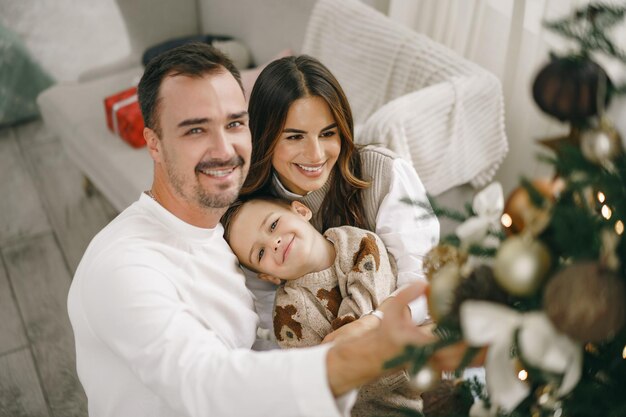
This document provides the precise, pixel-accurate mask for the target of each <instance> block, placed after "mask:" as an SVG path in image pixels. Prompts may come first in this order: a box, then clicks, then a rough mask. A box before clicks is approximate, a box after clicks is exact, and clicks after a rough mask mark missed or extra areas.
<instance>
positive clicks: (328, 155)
mask: <svg viewBox="0 0 626 417" xmlns="http://www.w3.org/2000/svg"><path fill="white" fill-rule="evenodd" d="M340 151H341V138H340V137H339V130H338V128H337V123H336V121H335V119H334V117H333V114H332V113H331V111H330V108H329V107H328V104H326V101H324V99H323V98H321V97H305V98H301V99H298V100H296V101H294V102H293V104H292V105H291V107H290V108H289V112H288V113H287V120H286V121H285V128H284V129H283V131H282V132H281V133H280V136H279V138H278V140H277V142H276V148H275V149H274V154H273V155H272V166H273V167H274V170H275V171H276V173H277V175H278V178H279V179H280V181H281V183H282V184H283V185H284V186H285V187H286V188H287V189H288V190H289V191H291V192H293V193H296V194H300V195H304V194H306V193H307V192H309V191H315V190H318V189H319V188H321V187H322V186H323V185H324V184H325V183H326V180H328V176H329V175H330V172H331V171H332V169H333V167H334V166H335V163H336V162H337V158H338V157H339V152H340Z"/></svg>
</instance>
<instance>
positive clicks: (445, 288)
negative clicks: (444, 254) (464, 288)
mask: <svg viewBox="0 0 626 417" xmlns="http://www.w3.org/2000/svg"><path fill="white" fill-rule="evenodd" d="M460 282H461V269H460V268H459V266H458V265H456V264H455V263H452V262H449V263H447V264H445V265H443V266H442V267H441V268H440V269H439V270H437V271H436V272H435V273H434V274H433V276H432V278H431V279H430V285H429V286H428V289H427V290H426V300H427V301H428V311H429V312H430V315H431V316H432V318H433V319H434V320H435V321H440V320H441V319H442V318H443V317H445V316H447V315H448V314H449V313H450V312H451V311H452V307H453V304H454V293H455V290H456V288H457V287H458V286H459V283H460Z"/></svg>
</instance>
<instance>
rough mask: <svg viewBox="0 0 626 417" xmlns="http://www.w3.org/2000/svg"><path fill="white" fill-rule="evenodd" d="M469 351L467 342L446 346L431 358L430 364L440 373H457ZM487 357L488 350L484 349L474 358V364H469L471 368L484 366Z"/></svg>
mask: <svg viewBox="0 0 626 417" xmlns="http://www.w3.org/2000/svg"><path fill="white" fill-rule="evenodd" d="M467 349H468V346H467V344H466V343H465V342H458V343H455V344H453V345H450V346H446V347H444V348H441V349H439V350H437V351H436V352H435V353H433V356H431V358H430V363H431V365H432V367H433V368H434V369H436V370H439V371H450V372H452V371H456V370H457V368H458V367H459V365H460V364H461V361H462V360H463V357H464V356H465V352H466V351H467ZM486 356H487V348H485V347H483V348H481V349H480V351H479V352H478V353H477V354H476V356H474V358H473V359H472V362H471V363H470V364H469V367H477V366H483V364H484V363H485V357H486Z"/></svg>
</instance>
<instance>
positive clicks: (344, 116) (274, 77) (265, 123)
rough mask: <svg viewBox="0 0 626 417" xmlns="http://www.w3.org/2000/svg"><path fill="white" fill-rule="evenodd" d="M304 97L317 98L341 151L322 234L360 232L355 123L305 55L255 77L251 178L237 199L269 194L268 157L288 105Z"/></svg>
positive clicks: (331, 80) (325, 73) (342, 98)
mask: <svg viewBox="0 0 626 417" xmlns="http://www.w3.org/2000/svg"><path fill="white" fill-rule="evenodd" d="M305 97H321V98H322V99H324V101H326V103H327V104H328V106H329V108H330V111H331V113H332V114H333V117H334V119H335V122H336V123H337V129H338V131H339V136H340V138H341V151H340V152H339V158H338V159H337V163H336V164H335V166H334V167H333V171H332V175H331V177H329V180H331V181H332V183H331V184H330V187H329V190H328V193H327V194H326V197H325V198H324V201H323V202H322V206H321V207H320V211H319V212H318V216H320V219H321V221H322V231H324V230H326V229H328V228H329V227H336V226H341V225H350V226H356V227H361V228H363V227H365V216H364V213H363V196H362V194H363V193H362V190H363V189H364V188H367V187H368V186H369V185H370V183H369V182H368V181H366V180H365V179H363V177H362V168H361V158H360V156H359V152H358V150H357V148H356V145H355V144H354V139H353V138H354V122H353V119H352V111H351V110H350V104H349V103H348V99H347V98H346V95H345V94H344V92H343V89H342V88H341V86H340V85H339V82H338V81H337V79H336V78H335V77H334V76H333V75H332V73H331V72H330V71H329V70H328V68H326V67H325V66H324V65H323V64H322V63H321V62H319V61H318V60H316V59H315V58H312V57H310V56H307V55H300V56H297V57H296V56H291V57H286V58H282V59H279V60H277V61H274V62H272V63H270V64H269V65H268V66H267V67H266V68H265V69H264V70H263V71H262V72H261V74H260V75H259V78H258V79H257V81H256V83H255V84H254V88H253V89H252V93H251V95H250V104H249V107H248V111H249V113H250V130H251V132H252V158H251V164H250V172H249V173H248V177H247V178H246V181H245V183H244V185H243V187H242V189H241V194H242V195H244V196H245V195H251V194H259V195H260V194H272V192H271V182H272V156H273V154H274V149H275V148H276V143H277V142H278V139H279V137H280V134H281V132H282V130H283V128H284V127H285V121H286V119H287V113H288V112H289V108H290V107H291V104H292V103H293V102H294V101H296V100H298V99H301V98H305Z"/></svg>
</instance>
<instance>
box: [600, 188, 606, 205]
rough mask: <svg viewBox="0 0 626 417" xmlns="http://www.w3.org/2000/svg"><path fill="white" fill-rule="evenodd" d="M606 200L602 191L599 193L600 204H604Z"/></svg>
mask: <svg viewBox="0 0 626 417" xmlns="http://www.w3.org/2000/svg"><path fill="white" fill-rule="evenodd" d="M604 200H606V197H605V195H604V193H603V192H602V191H598V201H599V202H600V203H604Z"/></svg>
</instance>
